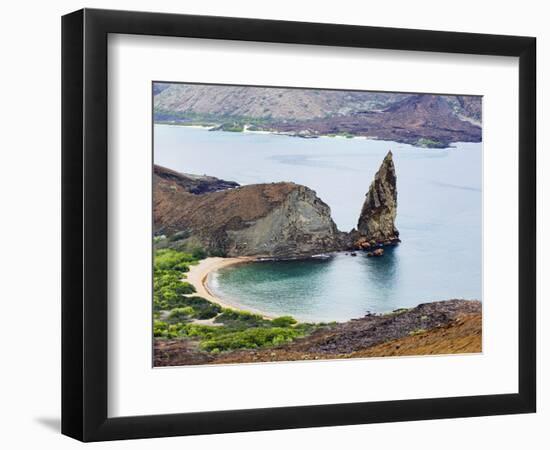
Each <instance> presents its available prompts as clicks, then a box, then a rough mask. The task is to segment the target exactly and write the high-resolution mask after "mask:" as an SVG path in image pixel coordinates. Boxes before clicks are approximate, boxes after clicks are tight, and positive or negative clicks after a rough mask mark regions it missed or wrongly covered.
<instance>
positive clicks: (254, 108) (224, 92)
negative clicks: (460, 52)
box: [154, 83, 408, 120]
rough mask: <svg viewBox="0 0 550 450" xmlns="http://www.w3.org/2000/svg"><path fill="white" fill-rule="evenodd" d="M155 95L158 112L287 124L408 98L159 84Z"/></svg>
mask: <svg viewBox="0 0 550 450" xmlns="http://www.w3.org/2000/svg"><path fill="white" fill-rule="evenodd" d="M155 91H156V92H157V94H156V95H155V98H154V107H155V111H161V112H168V113H180V114H181V113H183V114H188V115H193V114H195V115H210V116H212V117H225V118H230V117H248V118H251V119H283V120H310V119H315V118H322V117H326V116H335V115H345V114H348V113H349V112H354V111H371V110H376V109H380V108H384V107H386V106H387V105H389V104H391V103H393V102H395V101H399V100H401V99H404V98H406V97H407V96H408V95H407V94H390V93H378V92H363V91H337V90H321V89H289V88H270V87H254V86H223V85H208V84H178V83H174V84H165V83H155Z"/></svg>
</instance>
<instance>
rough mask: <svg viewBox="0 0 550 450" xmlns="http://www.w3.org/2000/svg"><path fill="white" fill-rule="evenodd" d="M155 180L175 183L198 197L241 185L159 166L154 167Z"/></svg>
mask: <svg viewBox="0 0 550 450" xmlns="http://www.w3.org/2000/svg"><path fill="white" fill-rule="evenodd" d="M153 178H159V179H161V180H164V181H166V182H169V183H174V184H175V185H177V186H179V187H181V188H183V189H184V190H185V191H187V192H190V193H191V194H197V195H198V194H206V193H207V192H217V191H223V190H224V189H231V188H236V187H239V183H236V182H235V181H225V180H220V179H219V178H215V177H210V176H207V175H202V176H201V175H190V174H184V173H179V172H176V171H174V170H170V169H167V168H165V167H161V166H157V165H155V166H154V167H153Z"/></svg>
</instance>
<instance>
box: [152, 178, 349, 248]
mask: <svg viewBox="0 0 550 450" xmlns="http://www.w3.org/2000/svg"><path fill="white" fill-rule="evenodd" d="M174 174H175V175H176V176H175V177H174ZM183 177H184V178H185V176H183ZM183 181H185V180H183ZM183 181H182V179H179V178H178V177H177V172H172V173H171V174H170V177H162V176H155V177H154V178H153V190H154V192H153V216H154V232H155V235H157V236H158V235H165V236H167V237H169V239H166V241H168V242H166V243H165V245H172V246H181V247H185V246H187V247H202V248H203V249H205V250H206V251H207V252H209V253H210V254H214V255H220V256H259V257H260V256H261V257H273V258H291V257H301V256H310V255H314V254H317V253H322V252H327V251H335V250H339V249H340V248H341V246H342V243H341V241H342V236H343V233H340V232H339V231H338V229H337V227H336V224H335V223H334V221H333V220H332V218H331V215H330V208H329V207H328V205H327V204H326V203H324V202H323V201H322V200H321V199H320V198H318V197H317V195H316V194H315V192H314V191H313V190H311V189H309V188H308V187H306V186H302V185H299V184H295V183H271V184H255V185H248V186H242V187H238V188H234V189H225V190H220V191H216V192H207V193H203V194H198V195H197V194H193V193H192V192H190V191H189V189H188V186H186V184H185V183H184V182H183ZM210 181H213V180H210Z"/></svg>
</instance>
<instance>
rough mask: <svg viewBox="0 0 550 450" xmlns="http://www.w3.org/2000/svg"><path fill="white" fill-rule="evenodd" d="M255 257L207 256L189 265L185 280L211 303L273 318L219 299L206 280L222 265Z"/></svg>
mask: <svg viewBox="0 0 550 450" xmlns="http://www.w3.org/2000/svg"><path fill="white" fill-rule="evenodd" d="M255 259H256V258H254V257H249V256H241V257H238V258H220V257H209V258H206V259H203V260H201V261H199V263H198V264H196V265H191V266H189V272H187V273H186V274H185V275H186V277H185V281H188V282H189V283H191V284H192V285H193V286H194V287H195V289H196V291H197V295H198V296H200V297H203V298H205V299H206V300H208V301H211V302H213V303H217V304H218V305H220V306H223V307H224V308H231V309H238V310H242V311H249V312H252V313H255V314H260V315H261V316H263V317H264V318H266V319H272V318H273V317H272V316H270V315H268V314H265V313H263V312H262V311H258V310H254V309H252V308H249V307H247V306H243V305H239V304H238V303H236V302H232V301H229V300H227V299H221V298H220V297H218V296H216V295H215V294H214V293H213V292H212V291H211V290H210V289H209V288H208V284H207V281H208V275H209V274H210V273H212V272H214V271H216V270H218V269H221V268H222V267H229V266H233V265H235V264H243V263H247V262H250V261H254V260H255Z"/></svg>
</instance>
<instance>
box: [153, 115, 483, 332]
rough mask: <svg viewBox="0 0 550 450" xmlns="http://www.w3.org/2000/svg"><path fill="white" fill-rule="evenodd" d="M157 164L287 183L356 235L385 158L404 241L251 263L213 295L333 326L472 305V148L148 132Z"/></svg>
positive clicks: (476, 248)
mask: <svg viewBox="0 0 550 450" xmlns="http://www.w3.org/2000/svg"><path fill="white" fill-rule="evenodd" d="M154 144H155V155H154V158H155V163H156V164H160V165H163V166H166V167H169V168H172V169H174V170H178V171H181V172H187V173H195V174H208V175H213V176H216V177H218V178H224V179H226V180H234V181H237V182H239V183H241V184H252V183H265V182H274V181H294V182H296V183H300V184H304V185H306V186H309V187H310V188H312V189H314V190H315V191H316V192H317V195H318V196H319V197H320V198H321V199H322V200H324V201H325V202H326V203H327V204H328V205H330V207H331V210H332V217H333V218H334V220H335V222H336V224H337V225H338V228H340V229H341V230H345V231H349V230H350V229H351V228H353V227H354V226H356V224H357V219H358V216H359V213H360V211H361V206H362V204H363V200H364V197H365V193H366V192H367V190H368V187H369V185H370V183H371V181H372V179H373V176H374V174H375V172H376V170H377V169H378V167H379V166H380V163H381V162H382V159H383V158H384V156H385V154H386V153H387V151H388V150H389V149H391V150H392V152H393V153H394V162H395V166H396V172H397V190H398V212H397V227H398V229H399V231H400V234H401V239H402V241H403V242H402V243H401V244H400V245H399V246H398V247H395V248H392V249H387V250H386V254H385V255H384V256H383V257H382V258H367V257H366V256H364V254H362V253H358V256H356V257H352V256H349V255H345V254H344V253H339V254H336V255H333V256H332V257H331V258H329V259H323V260H321V259H309V260H302V261H278V262H259V263H252V264H246V265H240V266H236V267H229V268H226V269H222V270H220V271H218V272H217V273H214V274H213V275H212V276H211V277H210V281H209V285H210V287H211V289H212V290H213V291H214V292H215V293H216V294H217V295H219V296H220V297H222V298H224V297H225V298H227V299H230V300H232V301H234V302H237V303H239V304H241V305H243V306H244V307H249V308H252V309H255V310H259V311H263V312H265V313H268V314H271V315H284V314H290V315H293V316H295V317H296V318H298V319H299V320H307V321H331V320H338V321H340V320H347V319H350V318H355V317H361V316H363V315H364V314H365V313H367V312H368V311H371V312H386V311H391V310H393V309H396V308H401V307H411V306H415V305H417V304H419V303H422V302H427V301H435V300H445V299H450V298H467V299H473V298H476V299H480V300H481V220H482V217H481V161H482V153H481V152H482V150H481V144H474V143H458V144H455V146H454V148H451V149H446V150H440V149H423V148H416V147H413V146H410V145H406V144H399V143H396V142H388V141H373V140H365V139H343V138H320V139H301V138H293V137H287V136H278V135H269V134H252V133H250V134H248V133H231V132H209V131H206V130H202V129H194V128H188V127H179V126H168V125H156V126H155V138H154Z"/></svg>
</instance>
